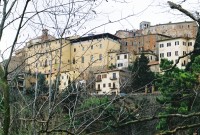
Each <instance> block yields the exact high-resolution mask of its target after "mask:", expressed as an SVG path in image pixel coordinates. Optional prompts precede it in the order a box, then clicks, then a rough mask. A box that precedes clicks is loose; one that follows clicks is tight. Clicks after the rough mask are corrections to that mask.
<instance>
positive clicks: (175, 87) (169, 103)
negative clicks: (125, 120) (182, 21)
mask: <svg viewBox="0 0 200 135" xmlns="http://www.w3.org/2000/svg"><path fill="white" fill-rule="evenodd" d="M199 63H200V57H196V59H195V60H194V63H192V65H191V69H192V70H191V71H192V72H188V71H185V70H182V69H178V68H177V67H175V68H172V69H171V70H166V72H165V73H164V74H163V75H160V76H159V78H158V79H157V81H156V86H157V87H158V90H159V91H160V92H161V96H160V97H159V98H157V101H158V102H159V103H161V104H162V105H163V109H162V112H161V113H160V114H161V115H168V114H189V113H192V112H195V111H197V110H196V109H197V108H199V107H194V106H196V105H197V106H198V104H199V100H196V101H195V102H194V97H195V89H196V88H198V87H197V86H198V85H199V81H198V74H199V73H200V72H199V71H200V70H199V68H200V64H199ZM172 66H173V62H172V61H168V60H166V59H163V60H161V65H160V68H161V69H169V68H170V67H172ZM198 111H199V109H198ZM195 121H197V119H196V118H195V119H188V120H185V119H184V120H183V119H181V118H175V117H169V118H163V119H160V121H159V124H158V125H157V128H158V129H159V130H161V131H166V130H173V129H174V128H175V127H177V126H182V125H184V124H191V123H195Z"/></svg>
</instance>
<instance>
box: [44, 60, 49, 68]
mask: <svg viewBox="0 0 200 135" xmlns="http://www.w3.org/2000/svg"><path fill="white" fill-rule="evenodd" d="M47 65H48V63H47V59H46V60H45V62H44V67H47Z"/></svg>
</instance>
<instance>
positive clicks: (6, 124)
mask: <svg viewBox="0 0 200 135" xmlns="http://www.w3.org/2000/svg"><path fill="white" fill-rule="evenodd" d="M1 81H2V82H1V86H2V89H3V96H4V97H3V102H4V121H3V135H8V133H9V126H10V101H9V98H10V93H9V87H8V82H7V77H4V78H3V79H2V80H1Z"/></svg>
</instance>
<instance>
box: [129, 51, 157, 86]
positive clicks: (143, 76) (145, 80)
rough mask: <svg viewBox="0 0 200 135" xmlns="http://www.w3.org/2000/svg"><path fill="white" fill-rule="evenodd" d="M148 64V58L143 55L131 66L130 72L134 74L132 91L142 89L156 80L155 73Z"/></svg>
mask: <svg viewBox="0 0 200 135" xmlns="http://www.w3.org/2000/svg"><path fill="white" fill-rule="evenodd" d="M148 63H149V60H148V58H147V57H146V56H145V55H144V53H142V54H141V56H140V57H139V58H137V59H136V61H135V62H134V63H133V64H132V65H131V66H129V70H130V71H131V72H132V78H131V79H132V81H131V82H132V83H131V86H132V89H135V90H136V89H141V88H142V87H144V86H146V85H149V84H150V83H152V81H153V80H154V73H153V72H151V70H150V67H149V65H148Z"/></svg>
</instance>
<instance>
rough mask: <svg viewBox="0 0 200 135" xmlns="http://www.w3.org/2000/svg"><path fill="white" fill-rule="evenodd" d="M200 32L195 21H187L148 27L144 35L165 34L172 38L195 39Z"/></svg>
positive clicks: (143, 32)
mask: <svg viewBox="0 0 200 135" xmlns="http://www.w3.org/2000/svg"><path fill="white" fill-rule="evenodd" d="M197 31H198V26H197V23H196V22H195V21H185V22H176V23H172V22H169V23H166V24H157V25H154V26H150V27H147V28H146V29H144V30H143V31H142V34H143V35H147V34H149V33H151V34H164V35H167V36H171V37H190V38H195V37H196V34H197Z"/></svg>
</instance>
